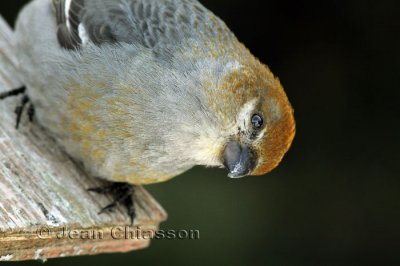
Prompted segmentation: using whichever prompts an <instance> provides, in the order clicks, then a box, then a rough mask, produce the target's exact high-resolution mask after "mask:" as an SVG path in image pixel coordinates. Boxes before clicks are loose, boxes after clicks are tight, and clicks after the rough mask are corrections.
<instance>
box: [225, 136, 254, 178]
mask: <svg viewBox="0 0 400 266" xmlns="http://www.w3.org/2000/svg"><path fill="white" fill-rule="evenodd" d="M223 160H224V165H225V167H226V168H227V169H228V170H229V175H228V176H229V177H230V178H241V177H244V176H247V175H249V174H250V173H251V172H252V171H253V170H254V168H255V165H256V156H255V154H254V152H253V151H252V150H251V149H250V148H249V147H248V146H245V145H241V144H240V143H238V142H236V141H232V142H229V143H228V145H227V146H226V148H225V151H224V158H223Z"/></svg>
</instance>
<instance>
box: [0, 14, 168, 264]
mask: <svg viewBox="0 0 400 266" xmlns="http://www.w3.org/2000/svg"><path fill="white" fill-rule="evenodd" d="M12 42H13V40H12V31H11V30H10V28H9V27H8V25H7V24H6V23H5V21H4V20H3V19H2V18H1V17H0V92H3V91H6V90H9V89H12V88H17V87H19V86H21V84H20V82H19V80H18V72H17V71H16V66H17V60H16V58H15V56H14V54H13V51H12V47H13V43H12ZM17 103H18V98H10V99H6V100H4V101H0V261H18V260H31V259H36V260H46V259H47V258H55V257H64V256H78V255H88V254H99V253H108V252H128V251H131V250H136V249H140V248H144V247H147V246H148V245H149V243H150V239H149V237H148V235H149V234H148V232H152V231H154V230H157V228H158V226H159V224H160V222H162V221H164V220H165V219H166V217H167V216H166V213H165V211H164V210H163V209H162V207H161V206H160V205H159V204H158V203H157V202H156V201H155V200H154V199H153V198H152V197H151V196H150V195H149V194H148V193H147V192H146V191H145V190H144V189H143V188H141V187H140V188H138V190H137V193H136V203H135V204H136V210H137V218H136V220H135V226H136V227H139V228H133V227H127V228H125V226H126V225H129V224H130V220H129V217H128V216H127V215H126V211H125V210H124V209H123V208H120V209H119V210H118V211H116V212H114V213H106V214H101V215H99V214H98V212H99V210H100V209H101V208H102V207H104V206H106V205H108V204H109V203H110V202H111V201H112V199H111V198H110V197H106V196H101V195H96V194H92V193H89V192H87V189H88V188H92V187H98V186H101V185H102V184H104V183H102V181H101V180H98V179H94V178H90V177H89V176H87V175H86V174H85V173H84V171H82V170H81V169H80V167H79V166H78V165H76V164H75V163H74V162H73V161H72V160H71V159H70V158H69V157H68V156H67V155H66V154H65V153H63V152H62V151H61V150H60V149H59V148H58V146H57V145H56V143H55V141H54V140H53V139H51V138H50V137H48V136H47V135H46V133H45V132H44V131H43V130H42V129H41V128H40V126H38V125H35V124H30V123H29V122H28V121H27V119H26V118H24V119H23V121H22V125H21V127H20V130H18V131H17V130H16V129H15V114H14V109H15V106H16V104H17ZM125 230H127V231H128V234H126V236H125V234H124V232H125ZM140 233H142V234H143V235H141V234H140ZM63 235H64V237H63ZM135 236H139V237H135Z"/></svg>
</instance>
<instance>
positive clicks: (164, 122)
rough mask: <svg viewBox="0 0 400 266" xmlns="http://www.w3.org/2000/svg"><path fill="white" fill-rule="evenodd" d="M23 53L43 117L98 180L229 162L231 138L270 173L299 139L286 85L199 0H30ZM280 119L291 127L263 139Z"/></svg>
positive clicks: (153, 177)
mask: <svg viewBox="0 0 400 266" xmlns="http://www.w3.org/2000/svg"><path fill="white" fill-rule="evenodd" d="M16 49H17V53H16V54H18V59H19V62H20V70H21V79H22V80H23V82H24V84H25V85H26V86H27V87H28V90H27V92H28V95H29V97H30V99H31V101H32V102H33V103H34V105H35V107H36V116H37V120H38V122H39V123H40V124H41V125H42V126H43V127H45V128H46V129H47V130H48V131H49V133H50V134H51V135H52V136H53V137H54V138H55V139H56V140H57V142H58V143H59V144H60V145H61V146H62V147H63V148H64V149H65V151H66V152H67V153H68V154H69V155H71V157H73V158H74V159H76V160H78V161H81V162H82V163H83V164H84V166H85V168H86V169H87V170H88V171H89V172H90V173H91V174H92V175H93V176H97V177H101V178H105V179H109V180H113V181H120V182H129V183H132V184H147V183H156V182H161V181H165V180H167V179H170V178H172V177H174V176H176V175H179V174H181V173H183V172H185V171H187V170H188V169H190V168H192V167H193V166H195V165H205V166H217V167H223V163H224V162H223V159H221V156H222V155H223V153H224V148H225V147H226V145H227V142H229V141H232V140H235V139H237V141H240V142H241V143H242V145H248V146H251V147H252V149H254V154H256V152H257V153H259V154H260V156H258V157H257V158H259V160H258V161H257V164H255V166H256V167H258V168H259V169H269V168H267V167H266V166H265V165H267V164H268V165H270V166H271V167H272V166H274V165H275V166H276V164H277V163H278V162H279V161H280V159H281V158H282V156H283V154H284V153H285V152H286V150H287V149H288V145H287V144H285V143H286V142H288V143H289V142H291V139H292V137H293V134H292V133H293V130H294V126H293V125H292V124H293V123H294V122H293V121H292V120H293V119H292V113H291V112H292V111H291V108H290V104H289V103H288V101H287V99H286V96H285V95H284V92H283V90H282V88H281V86H280V84H279V82H278V81H277V80H275V79H274V77H273V75H272V74H271V73H270V72H269V70H268V69H267V68H266V67H265V66H264V65H262V64H260V63H259V61H258V60H256V59H255V58H254V57H253V56H252V55H251V54H250V52H249V51H248V50H247V49H246V48H245V47H244V46H243V45H242V44H240V43H239V42H238V40H237V39H236V38H235V36H234V35H233V34H232V33H231V31H230V30H229V29H228V28H227V27H226V25H225V23H224V22H222V21H221V20H220V19H219V18H217V17H216V16H215V15H214V14H212V13H211V12H210V11H208V10H207V9H206V8H205V7H203V6H202V5H201V4H200V3H199V2H198V1H196V0H103V1H99V0H70V1H69V0H54V1H52V0H34V1H32V2H31V3H30V4H28V5H27V6H26V7H25V8H24V9H23V11H22V12H21V13H20V15H19V18H18V20H17V25H16ZM231 87H232V88H233V89H232V90H231ZM238 92H240V94H239V95H238V94H236V93H238ZM271 93H272V94H271ZM268 95H277V96H276V97H278V96H279V97H281V99H274V98H273V97H275V96H268ZM268 97H270V98H268ZM262 110H266V111H264V115H265V120H266V121H268V123H270V124H267V123H266V125H265V127H264V128H263V129H261V130H260V131H257V132H256V134H255V132H254V129H253V128H252V127H251V115H252V114H253V113H259V114H261V113H262ZM269 112H271V114H269ZM281 120H282V122H281ZM288 124H290V125H288ZM278 126H279V128H280V127H282V128H283V126H284V127H285V128H286V126H288V128H289V129H290V132H289V131H288V133H287V135H286V134H280V135H279V136H272V137H271V138H269V139H267V137H268V134H269V133H268V132H269V131H271V132H272V133H271V134H276V133H275V132H279V131H277V130H276V128H275V127H278ZM274 129H275V130H274ZM272 140H273V141H274V142H277V145H279V147H278V148H275V147H273V146H271V145H272V144H270V141H272ZM263 145H264V146H265V147H271V148H269V149H271V150H273V151H274V152H275V153H276V154H274V156H275V157H276V158H272V156H271V158H268V159H266V158H263V157H262V156H261V154H262V152H264V151H263V149H262V147H263ZM248 150H250V149H248ZM239 151H240V149H239ZM253 157H254V158H256V156H252V158H253ZM268 167H269V166H268ZM271 167H270V168H271ZM263 171H266V170H263ZM257 174H262V172H261V171H259V172H257Z"/></svg>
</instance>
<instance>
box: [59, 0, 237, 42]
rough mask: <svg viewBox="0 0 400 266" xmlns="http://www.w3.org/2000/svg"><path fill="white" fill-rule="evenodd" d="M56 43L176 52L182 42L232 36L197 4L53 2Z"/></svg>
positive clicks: (183, 0)
mask: <svg viewBox="0 0 400 266" xmlns="http://www.w3.org/2000/svg"><path fill="white" fill-rule="evenodd" d="M53 3H54V6H55V10H56V17H57V23H58V33H57V34H58V40H59V43H60V45H61V46H63V47H64V48H66V49H77V48H79V47H81V46H82V44H84V42H85V41H91V42H93V43H95V44H96V45H101V44H102V43H115V42H124V43H130V44H135V45H142V46H144V47H147V48H153V49H157V48H159V49H160V48H161V47H162V48H166V47H170V46H176V45H177V44H178V43H179V42H180V41H182V40H183V39H187V38H190V37H195V36H196V35H197V37H201V38H203V39H204V38H207V39H213V38H214V37H216V36H217V35H219V37H221V35H227V36H225V37H230V34H231V33H230V31H229V30H228V29H227V27H226V25H225V24H224V22H222V21H221V20H220V19H218V18H217V17H216V16H215V15H213V14H212V13H211V12H210V11H209V10H207V9H206V8H205V7H204V6H202V5H201V4H200V3H199V2H198V1H197V0H101V1H100V0H53Z"/></svg>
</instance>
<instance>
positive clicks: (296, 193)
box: [0, 0, 400, 266]
mask: <svg viewBox="0 0 400 266" xmlns="http://www.w3.org/2000/svg"><path fill="white" fill-rule="evenodd" d="M9 2H11V1H9ZM12 2H13V4H9V3H7V2H6V1H2V3H1V4H0V6H1V7H0V13H1V14H2V15H4V16H6V18H7V19H8V20H9V21H13V20H14V19H15V16H16V12H17V10H18V9H19V8H20V6H21V5H22V4H23V3H25V2H27V1H12ZM202 2H203V3H204V4H205V5H206V6H207V7H209V8H210V9H211V10H213V11H214V12H215V13H216V14H218V15H220V16H221V17H222V18H223V19H224V20H225V21H226V22H227V24H228V25H229V26H230V27H231V28H232V30H233V31H234V32H235V33H236V34H237V36H238V37H239V39H240V40H242V41H243V42H244V43H245V44H246V45H247V46H248V47H249V48H250V49H251V50H252V51H253V53H254V54H255V55H256V56H258V57H259V58H260V59H261V60H262V61H263V62H265V63H267V64H268V65H270V67H271V69H272V70H273V72H274V73H275V74H277V75H278V76H279V77H280V79H281V81H282V83H283V85H284V87H285V89H286V92H287V94H288V96H289V98H290V100H291V102H292V104H293V106H294V108H295V111H296V119H297V124H298V134H297V137H296V140H295V142H294V145H293V148H292V149H291V150H290V152H289V154H288V155H287V156H286V157H285V160H284V162H283V163H282V164H281V166H280V167H279V168H278V169H277V170H275V171H274V172H273V173H271V174H269V175H267V176H263V177H249V178H245V179H242V180H230V179H228V178H227V177H226V173H225V172H224V171H222V170H214V169H201V168H199V169H195V170H193V171H190V172H188V173H186V174H185V175H183V176H180V177H178V178H176V179H174V180H173V181H171V182H167V183H165V184H160V185H155V186H151V187H149V190H150V191H151V192H152V194H153V195H154V196H155V197H156V198H157V199H158V200H159V201H160V202H161V203H162V205H163V206H164V207H165V208H166V210H167V211H168V213H169V220H168V222H166V223H164V224H163V226H162V227H163V228H164V229H199V230H201V240H199V241H178V240H174V241H167V240H164V241H154V242H153V243H152V245H151V247H150V248H149V249H147V250H144V251H140V252H134V253H131V254H122V255H121V254H115V255H101V256H95V257H82V258H71V259H57V260H51V261H50V262H48V263H47V265H49V266H50V265H96V266H101V265H109V264H111V263H114V264H117V263H118V264H121V265H222V264H223V263H224V264H226V265H261V264H264V265H373V264H375V265H395V264H396V263H399V264H398V265H400V248H399V247H400V243H399V242H400V229H399V224H400V223H399V222H400V193H399V192H400V186H399V185H400V181H399V173H398V164H399V163H400V161H399V158H400V157H399V155H398V153H399V148H400V142H399V139H398V137H399V135H400V134H399V133H400V131H399V126H400V121H399V117H400V113H399V96H400V95H399V94H400V52H399V51H400V41H399V40H400V18H399V15H400V4H399V3H400V1H395V0H393V1H362V0H349V1H333V0H327V1H288V0H267V1H255V0H254V1H250V0H247V1H243V0H242V1H239V0H223V1H222V0H219V1H216V0H207V1H206V0H203V1H202ZM20 265H21V266H22V265H37V262H30V263H20Z"/></svg>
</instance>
